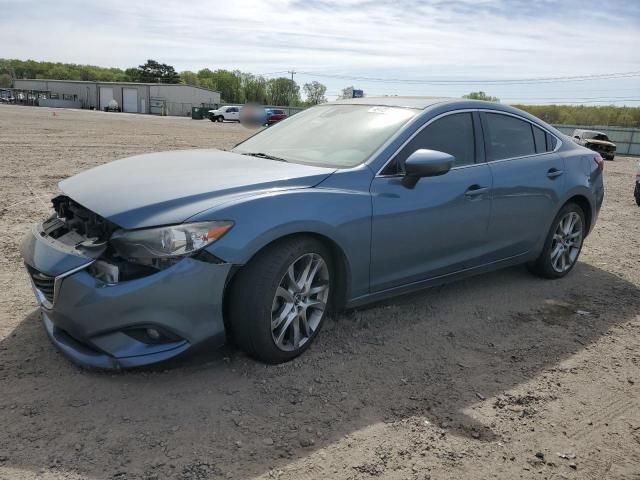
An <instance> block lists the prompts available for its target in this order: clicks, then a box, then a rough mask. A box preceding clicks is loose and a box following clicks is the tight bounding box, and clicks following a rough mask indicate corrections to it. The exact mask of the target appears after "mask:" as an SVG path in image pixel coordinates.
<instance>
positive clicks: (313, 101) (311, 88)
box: [302, 80, 327, 105]
mask: <svg viewBox="0 0 640 480" xmlns="http://www.w3.org/2000/svg"><path fill="white" fill-rule="evenodd" d="M302 88H303V89H304V94H305V96H306V97H307V103H309V104H310V105H317V104H319V103H325V102H326V101H327V99H326V97H325V96H324V95H325V93H327V87H325V86H324V85H323V84H321V83H320V82H317V81H315V80H314V81H313V82H311V83H305V84H304V87H302Z"/></svg>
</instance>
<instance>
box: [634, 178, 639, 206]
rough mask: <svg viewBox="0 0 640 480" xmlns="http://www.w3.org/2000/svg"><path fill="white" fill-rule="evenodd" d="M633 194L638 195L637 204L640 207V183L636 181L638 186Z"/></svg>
mask: <svg viewBox="0 0 640 480" xmlns="http://www.w3.org/2000/svg"><path fill="white" fill-rule="evenodd" d="M633 196H634V197H636V204H637V205H638V206H639V207H640V183H638V182H636V188H635V189H634V191H633Z"/></svg>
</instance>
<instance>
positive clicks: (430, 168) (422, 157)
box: [402, 149, 455, 188]
mask: <svg viewBox="0 0 640 480" xmlns="http://www.w3.org/2000/svg"><path fill="white" fill-rule="evenodd" d="M454 161H455V157H454V156H453V155H449V154H448V153H444V152H439V151H438V150H427V149H420V150H416V151H415V152H413V153H412V154H411V155H409V157H408V158H407V159H406V160H405V162H404V171H405V174H404V177H403V178H402V185H404V186H405V187H407V188H413V187H415V186H416V183H418V180H420V179H421V178H422V177H437V176H439V175H444V174H445V173H447V172H448V171H449V170H451V167H453V162H454Z"/></svg>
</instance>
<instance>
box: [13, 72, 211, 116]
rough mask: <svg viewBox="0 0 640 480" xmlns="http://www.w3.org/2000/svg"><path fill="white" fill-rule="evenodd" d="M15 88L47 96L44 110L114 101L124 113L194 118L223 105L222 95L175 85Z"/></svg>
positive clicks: (64, 83) (37, 83) (41, 83)
mask: <svg viewBox="0 0 640 480" xmlns="http://www.w3.org/2000/svg"><path fill="white" fill-rule="evenodd" d="M13 83H14V85H13V86H14V88H16V89H20V90H35V91H40V92H46V94H45V96H46V99H40V100H39V102H38V103H39V105H40V106H43V107H64V108H93V109H100V110H104V109H105V108H106V107H107V106H108V105H109V102H111V100H115V101H116V102H118V106H119V107H120V109H121V110H122V111H123V112H130V113H151V114H156V115H178V116H189V115H191V108H192V107H201V106H203V105H204V106H215V107H217V106H218V105H220V92H216V91H214V90H208V89H206V88H201V87H194V86H191V85H182V84H172V83H135V82H92V81H83V80H35V79H25V80H18V79H16V80H14V82H13Z"/></svg>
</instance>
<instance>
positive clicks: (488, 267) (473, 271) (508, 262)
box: [345, 252, 535, 308]
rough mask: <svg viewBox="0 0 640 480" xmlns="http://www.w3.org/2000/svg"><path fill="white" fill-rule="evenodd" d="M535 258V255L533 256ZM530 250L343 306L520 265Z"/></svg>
mask: <svg viewBox="0 0 640 480" xmlns="http://www.w3.org/2000/svg"><path fill="white" fill-rule="evenodd" d="M533 258H535V257H533ZM533 258H532V254H531V252H525V253H521V254H519V255H515V256H513V257H509V258H505V259H503V260H498V261H496V262H492V263H487V264H485V265H480V266H478V267H472V268H468V269H466V270H459V271H457V272H453V273H447V274H446V275H440V276H438V277H433V278H428V279H426V280H420V281H417V282H413V283H408V284H406V285H400V286H398V287H393V288H389V289H386V290H382V291H380V292H374V293H369V294H367V295H361V296H360V297H356V298H352V299H351V300H349V301H348V302H347V304H346V305H345V308H355V307H359V306H362V305H366V304H367V303H373V302H378V301H380V300H385V299H387V298H390V297H395V296H397V295H403V294H405V293H411V292H415V291H417V290H422V289H425V288H429V287H435V286H437V285H442V284H444V283H449V282H453V281H456V280H461V279H463V278H467V277H472V276H475V275H480V274H482V273H487V272H492V271H494V270H500V269H501V268H506V267H511V266H514V265H521V264H523V263H526V262H528V261H530V260H532V259H533Z"/></svg>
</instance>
